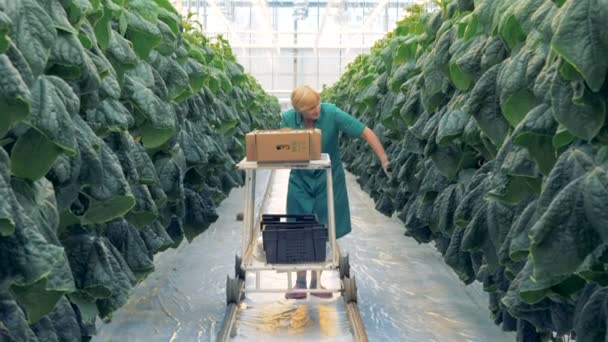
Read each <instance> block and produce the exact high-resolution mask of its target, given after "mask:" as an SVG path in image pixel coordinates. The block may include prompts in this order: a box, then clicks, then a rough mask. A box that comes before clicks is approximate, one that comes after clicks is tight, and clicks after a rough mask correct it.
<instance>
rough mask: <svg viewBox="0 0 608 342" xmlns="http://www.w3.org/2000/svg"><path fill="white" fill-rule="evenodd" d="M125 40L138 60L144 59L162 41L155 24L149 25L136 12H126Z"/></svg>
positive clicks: (149, 23)
mask: <svg viewBox="0 0 608 342" xmlns="http://www.w3.org/2000/svg"><path fill="white" fill-rule="evenodd" d="M126 15H127V22H128V28H127V38H128V39H129V40H130V41H131V42H132V43H133V49H134V50H135V52H136V53H137V55H138V56H139V58H142V59H146V58H148V55H149V54H150V51H152V49H154V48H155V47H156V46H158V44H160V42H161V40H162V34H161V32H160V30H159V29H158V27H157V26H156V24H155V23H151V22H149V21H148V20H146V19H145V18H143V17H142V16H140V15H139V14H138V13H136V12H131V11H127V12H126Z"/></svg>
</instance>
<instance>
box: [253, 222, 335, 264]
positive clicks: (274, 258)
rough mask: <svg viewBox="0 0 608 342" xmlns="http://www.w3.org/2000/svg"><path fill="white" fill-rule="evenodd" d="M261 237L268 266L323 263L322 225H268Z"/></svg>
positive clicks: (324, 247) (325, 239)
mask: <svg viewBox="0 0 608 342" xmlns="http://www.w3.org/2000/svg"><path fill="white" fill-rule="evenodd" d="M262 237H263V242H264V252H265V253H266V262H268V263H269V264H297V263H309V262H321V261H325V254H326V253H325V249H326V244H327V227H326V226H325V225H323V224H318V223H312V224H311V223H303V224H302V223H300V224H289V225H284V224H268V225H266V226H265V229H264V230H263V231H262Z"/></svg>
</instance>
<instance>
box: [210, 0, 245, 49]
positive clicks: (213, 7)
mask: <svg viewBox="0 0 608 342" xmlns="http://www.w3.org/2000/svg"><path fill="white" fill-rule="evenodd" d="M207 1H208V3H209V6H210V7H211V10H212V11H213V12H215V15H217V16H218V18H220V21H221V22H222V23H223V24H224V25H225V26H226V30H228V34H229V35H231V36H232V37H233V38H234V40H235V41H236V45H237V46H241V52H242V53H243V54H245V48H244V47H243V46H245V44H243V41H242V40H241V37H239V36H238V35H237V34H235V33H234V30H233V29H232V23H231V22H230V20H228V18H226V16H225V15H224V13H222V11H221V10H220V8H219V7H218V6H217V3H216V2H215V0H207Z"/></svg>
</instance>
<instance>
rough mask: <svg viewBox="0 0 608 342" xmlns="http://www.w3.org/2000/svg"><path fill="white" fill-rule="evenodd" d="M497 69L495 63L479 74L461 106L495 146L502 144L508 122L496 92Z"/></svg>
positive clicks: (497, 66)
mask: <svg viewBox="0 0 608 342" xmlns="http://www.w3.org/2000/svg"><path fill="white" fill-rule="evenodd" d="M499 70H500V65H495V66H493V67H492V68H490V70H488V71H487V72H486V73H484V74H483V76H481V78H480V79H479V81H477V83H475V87H474V88H473V90H472V91H471V96H470V97H469V99H468V100H467V102H466V104H465V105H464V107H463V108H462V110H463V111H464V112H465V113H467V114H469V115H472V116H473V117H474V118H475V120H477V123H478V124H479V127H480V128H481V129H482V131H483V132H484V133H485V134H486V135H487V136H488V137H489V138H490V139H491V140H492V142H493V143H494V144H495V145H496V146H501V145H502V142H503V141H504V139H505V137H506V136H507V133H508V131H509V124H508V122H507V121H506V120H505V119H504V117H503V115H502V112H501V110H500V106H499V103H498V102H499V101H498V96H497V94H496V92H497V91H496V79H497V77H498V73H499Z"/></svg>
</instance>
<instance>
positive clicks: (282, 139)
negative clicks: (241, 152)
mask: <svg viewBox="0 0 608 342" xmlns="http://www.w3.org/2000/svg"><path fill="white" fill-rule="evenodd" d="M245 140H246V150H247V160H248V161H257V162H281V161H308V160H319V159H321V130H319V129H290V128H285V129H280V130H272V131H253V132H251V133H248V134H247V135H246V136H245Z"/></svg>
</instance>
